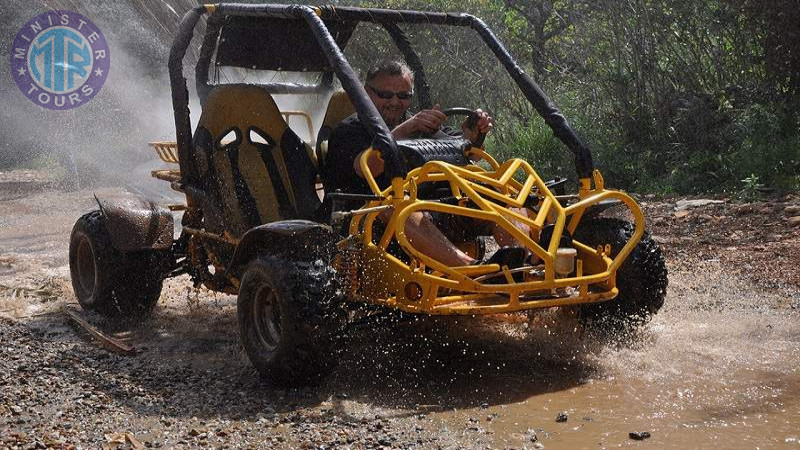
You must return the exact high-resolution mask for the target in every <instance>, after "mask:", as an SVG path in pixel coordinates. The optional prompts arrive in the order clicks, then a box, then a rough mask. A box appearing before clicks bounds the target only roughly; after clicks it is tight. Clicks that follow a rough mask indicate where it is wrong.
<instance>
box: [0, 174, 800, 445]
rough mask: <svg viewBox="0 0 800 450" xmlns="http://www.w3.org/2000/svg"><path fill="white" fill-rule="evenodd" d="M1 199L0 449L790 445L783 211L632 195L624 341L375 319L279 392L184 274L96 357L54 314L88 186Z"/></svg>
mask: <svg viewBox="0 0 800 450" xmlns="http://www.w3.org/2000/svg"><path fill="white" fill-rule="evenodd" d="M17 175H19V174H17ZM17 178H19V177H18V176H17ZM0 184H3V183H2V178H1V177H0ZM4 186H5V187H4V188H2V186H0V188H2V189H0V190H2V195H0V285H1V286H0V366H1V367H0V369H2V371H0V372H1V373H2V375H0V448H5V447H12V448H13V447H14V446H19V447H20V448H23V447H27V446H28V445H36V443H37V442H38V443H40V444H42V445H45V446H48V445H50V446H69V445H70V444H72V445H76V446H79V447H97V446H101V445H111V446H112V448H116V447H117V446H121V447H124V446H127V447H133V446H134V445H133V444H132V442H133V441H131V440H129V441H127V444H119V442H123V443H124V442H126V441H125V437H124V436H125V434H124V433H129V435H130V436H131V437H132V438H134V439H135V440H136V442H140V443H142V445H145V446H151V447H209V446H213V447H231V448H238V447H246V446H251V447H260V448H271V447H278V448H281V447H282V448H298V447H305V448H319V447H327V448H333V447H352V448H373V447H394V448H407V447H418V448H487V447H488V448H505V447H508V448H538V447H542V446H544V447H545V448H606V447H617V446H641V447H649V448H665V447H668V448H800V369H799V368H800V287H799V286H800V280H798V278H797V277H798V274H797V271H798V263H800V236H799V235H800V231H799V230H798V228H791V227H788V226H787V225H786V224H785V222H784V216H785V214H784V213H783V211H784V210H785V209H786V208H787V207H788V206H791V205H796V204H798V203H800V200H799V199H797V198H787V199H780V200H779V201H775V202H772V203H767V202H762V203H759V204H754V205H734V204H731V203H730V202H728V203H726V204H724V205H719V206H717V207H715V208H716V209H712V210H708V209H703V210H691V214H689V215H688V217H687V216H683V217H681V218H677V217H676V215H675V211H674V201H666V200H665V201H656V200H654V199H653V200H648V201H646V202H645V203H646V204H645V209H646V211H647V213H648V218H649V220H650V222H651V229H652V230H653V233H654V235H655V236H656V237H657V239H658V240H659V242H661V243H662V247H663V248H664V250H665V254H666V256H667V261H668V267H669V270H670V285H669V290H668V294H667V302H666V306H665V307H664V309H663V310H662V311H661V313H660V314H659V315H658V316H656V318H655V320H654V321H653V322H652V323H651V324H650V325H649V326H647V327H646V328H645V329H644V330H642V332H641V333H640V334H639V335H638V336H636V339H635V340H634V342H633V343H631V344H625V345H615V344H614V343H601V342H599V341H598V340H597V339H593V338H591V337H586V338H584V339H577V338H576V336H575V333H574V332H573V331H572V329H571V325H570V324H567V325H564V326H561V327H558V328H555V329H553V328H544V327H543V326H541V325H535V324H533V323H532V319H530V318H528V317H526V316H513V317H507V318H504V319H503V320H494V319H481V318H478V319H470V318H462V319H457V320H453V319H445V320H440V321H428V320H426V321H421V322H418V323H406V324H401V325H385V326H383V327H381V328H380V329H373V330H359V331H357V332H354V333H352V335H351V336H349V337H348V338H347V340H346V342H345V343H344V345H343V348H342V350H341V351H340V352H339V354H338V355H337V357H338V358H339V360H340V364H339V367H338V368H337V369H336V371H335V372H334V373H333V375H332V376H331V377H329V379H328V380H327V381H326V382H325V383H324V384H323V385H322V386H320V387H318V388H315V389H301V390H289V391H286V390H280V389H275V388H273V387H271V386H269V385H267V384H265V383H263V382H261V381H259V380H258V379H257V378H256V375H255V372H254V371H253V370H252V369H251V368H250V366H249V363H248V362H247V359H246V357H245V356H244V355H243V353H242V351H241V350H240V348H239V346H238V342H237V339H238V337H237V331H236V318H235V299H234V298H233V297H229V296H214V295H211V294H207V293H203V292H201V291H194V290H192V289H190V284H189V283H188V281H187V280H185V279H177V280H172V281H170V282H168V283H167V285H166V287H165V290H164V292H163V295H162V298H161V301H160V304H159V307H158V308H157V310H156V313H155V316H154V317H153V319H152V320H151V321H149V322H148V323H147V324H145V325H143V326H140V327H138V328H135V329H132V330H106V331H109V332H111V331H117V333H116V334H115V335H116V336H117V337H120V338H121V339H124V340H126V341H127V342H128V343H130V344H131V345H134V346H135V347H136V348H137V350H138V353H137V354H136V355H135V356H132V357H124V356H117V355H113V354H110V353H108V352H107V351H105V350H103V349H100V348H99V347H98V346H97V345H96V344H95V343H94V342H92V341H91V340H90V339H89V338H88V337H87V336H86V335H85V334H83V333H82V332H81V331H79V330H76V329H75V328H73V327H71V326H70V324H69V322H68V321H67V319H66V318H65V317H64V315H63V314H62V313H61V312H60V308H61V306H62V305H63V304H65V303H68V304H72V303H75V300H74V297H73V296H72V293H71V288H70V286H69V281H68V280H69V275H68V269H67V267H66V263H67V261H66V251H67V238H68V235H69V231H70V228H71V226H72V223H73V221H74V220H75V219H76V218H77V217H78V216H79V215H80V214H81V213H83V212H85V211H88V210H89V209H90V208H92V203H93V200H92V198H91V193H92V191H91V190H84V191H78V192H70V193H65V192H61V191H58V190H54V189H51V188H48V187H46V186H44V185H37V184H36V183H33V184H31V185H30V186H27V187H23V188H20V185H19V184H15V185H13V188H12V187H10V186H11V185H9V184H5V185H4ZM747 208H750V209H747ZM765 208H767V209H769V208H771V209H769V211H770V212H769V213H767V211H766V209H765ZM748 211H752V213H751V212H748ZM561 412H566V413H567V420H566V421H564V422H557V421H556V417H557V416H558V414H559V413H561ZM65 424H67V425H68V426H67V425H65ZM637 431H647V432H649V433H650V435H651V437H650V438H648V439H645V440H643V441H637V440H633V439H631V438H630V437H629V433H630V432H637ZM120 436H122V438H120ZM115 439H116V441H115ZM120 439H122V440H121V441H120Z"/></svg>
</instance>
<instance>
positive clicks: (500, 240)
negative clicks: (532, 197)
mask: <svg viewBox="0 0 800 450" xmlns="http://www.w3.org/2000/svg"><path fill="white" fill-rule="evenodd" d="M511 210H512V211H514V212H515V213H517V214H519V215H522V216H525V217H528V210H527V209H525V208H511ZM506 219H508V220H509V222H511V223H512V224H513V225H514V226H515V227H517V228H519V229H520V231H522V232H523V233H525V234H527V235H528V236H530V237H531V238H532V239H533V240H534V241H536V236H531V229H530V227H529V226H528V225H525V224H524V223H522V222H519V221H518V220H516V219H514V218H513V217H511V216H506ZM492 235H493V236H494V240H495V241H496V242H497V245H499V246H500V247H505V246H510V245H516V246H519V245H521V244H520V243H519V242H518V241H517V240H516V239H514V236H512V235H511V233H509V232H508V231H506V229H505V228H503V227H501V226H500V225H498V224H496V223H495V226H494V230H492Z"/></svg>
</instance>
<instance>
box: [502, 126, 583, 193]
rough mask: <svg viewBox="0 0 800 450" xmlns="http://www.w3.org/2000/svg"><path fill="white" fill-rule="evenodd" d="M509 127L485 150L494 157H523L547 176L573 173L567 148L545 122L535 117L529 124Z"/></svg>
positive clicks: (537, 170) (547, 177)
mask: <svg viewBox="0 0 800 450" xmlns="http://www.w3.org/2000/svg"><path fill="white" fill-rule="evenodd" d="M511 129H512V131H511V133H509V134H507V135H506V136H504V139H503V141H502V142H495V143H494V145H487V150H488V151H489V152H490V153H491V154H492V155H493V156H494V158H495V159H497V160H498V161H503V160H506V159H509V158H522V159H524V160H526V161H528V162H529V163H530V164H531V165H532V166H533V168H534V170H536V172H537V173H538V174H539V176H540V177H542V178H544V179H546V180H548V179H553V178H555V177H558V176H565V175H573V174H574V172H575V169H574V165H573V163H572V161H571V159H570V158H569V152H568V151H567V150H566V149H565V148H564V144H562V143H561V141H559V140H558V139H556V137H555V136H553V132H552V130H550V128H548V127H547V125H545V124H544V122H542V121H541V120H538V121H535V122H534V123H533V124H530V125H528V126H523V125H520V126H516V127H512V128H511Z"/></svg>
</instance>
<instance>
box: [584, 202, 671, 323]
mask: <svg viewBox="0 0 800 450" xmlns="http://www.w3.org/2000/svg"><path fill="white" fill-rule="evenodd" d="M633 232H634V225H633V224H632V223H630V222H627V221H624V220H620V219H614V218H609V217H600V218H595V219H590V220H586V221H584V222H581V223H580V225H579V226H578V228H577V229H576V230H575V234H574V235H573V238H574V239H576V240H577V241H579V242H581V243H583V244H586V245H588V246H590V247H597V246H598V245H606V244H610V245H611V255H609V256H610V257H611V258H614V257H615V256H616V255H617V253H619V251H620V250H621V249H622V247H624V246H625V244H626V243H627V242H628V241H629V240H630V238H631V236H633ZM617 288H618V289H619V294H618V295H617V297H616V298H614V299H611V300H609V301H606V302H603V303H594V304H588V305H583V306H582V307H581V319H582V321H583V322H584V323H585V324H586V325H587V326H589V327H591V328H599V329H601V330H603V331H612V332H619V331H624V330H630V329H633V328H635V327H637V326H640V325H643V324H645V323H647V322H648V321H649V320H650V318H651V317H652V316H653V315H654V314H655V313H657V312H658V310H659V309H661V307H662V306H663V305H664V297H665V296H666V294H667V266H666V264H665V262H664V255H663V254H662V253H661V249H660V248H659V247H658V244H657V243H656V242H655V241H654V240H653V238H652V237H650V234H649V233H645V234H644V235H643V236H642V239H641V241H639V243H638V244H636V247H634V248H633V251H632V252H631V253H630V254H629V255H628V258H627V259H626V260H625V261H624V262H623V263H622V265H621V266H620V267H619V269H618V270H617Z"/></svg>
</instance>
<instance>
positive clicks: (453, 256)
mask: <svg viewBox="0 0 800 450" xmlns="http://www.w3.org/2000/svg"><path fill="white" fill-rule="evenodd" d="M387 213H389V214H387ZM390 215H391V213H390V211H385V212H384V213H383V214H381V215H380V216H379V218H380V220H381V221H383V222H384V223H385V222H388V221H389V217H390ZM405 232H406V237H407V238H408V242H409V243H411V245H413V246H414V248H415V249H417V250H419V251H420V252H421V253H424V254H426V255H428V256H430V257H431V258H433V259H435V260H437V261H439V262H440V263H442V264H445V265H447V266H450V267H456V266H467V265H470V264H473V263H474V262H475V260H474V259H473V258H472V257H470V256H469V255H467V254H466V253H464V252H463V251H461V250H459V248H458V247H456V246H455V244H453V243H452V242H451V241H450V239H448V238H447V236H445V235H444V234H442V232H441V230H439V228H438V227H437V226H436V224H434V223H433V221H431V219H430V217H429V216H428V215H427V214H424V213H422V212H421V211H417V212H414V213H411V215H409V216H408V220H407V221H406V226H405Z"/></svg>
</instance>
